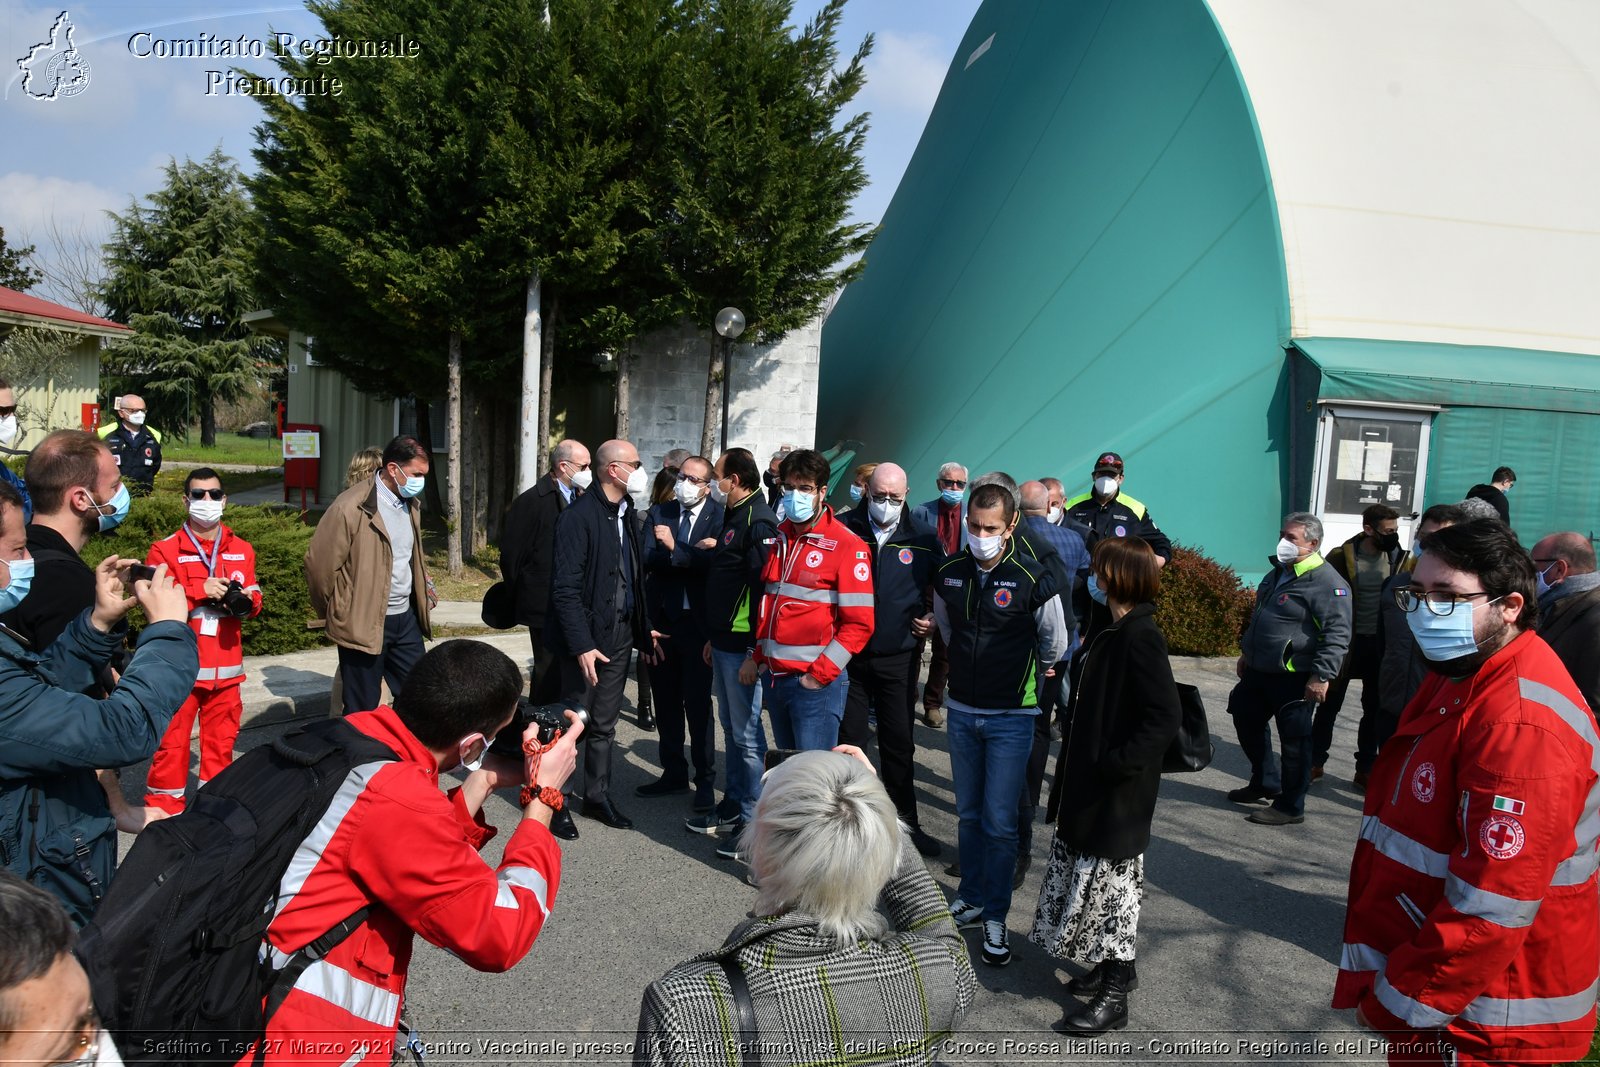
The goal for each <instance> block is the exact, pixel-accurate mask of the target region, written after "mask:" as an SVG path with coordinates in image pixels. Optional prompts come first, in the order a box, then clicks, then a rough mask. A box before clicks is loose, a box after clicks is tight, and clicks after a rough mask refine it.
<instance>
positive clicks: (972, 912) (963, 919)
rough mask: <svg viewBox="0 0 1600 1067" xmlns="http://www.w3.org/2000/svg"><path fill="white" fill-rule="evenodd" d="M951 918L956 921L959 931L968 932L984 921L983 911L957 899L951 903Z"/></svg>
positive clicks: (974, 905)
mask: <svg viewBox="0 0 1600 1067" xmlns="http://www.w3.org/2000/svg"><path fill="white" fill-rule="evenodd" d="M950 918H952V919H954V920H955V921H956V929H957V930H966V929H969V928H971V927H974V926H977V925H978V924H979V923H980V922H982V921H983V909H982V908H980V907H978V906H977V905H976V904H968V903H967V902H966V901H964V900H962V899H961V898H960V897H956V899H954V900H952V901H951V902H950Z"/></svg>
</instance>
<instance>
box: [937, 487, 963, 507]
mask: <svg viewBox="0 0 1600 1067" xmlns="http://www.w3.org/2000/svg"><path fill="white" fill-rule="evenodd" d="M961 494H962V490H960V489H941V490H939V499H940V500H943V501H944V502H945V503H946V504H950V505H952V506H953V505H956V504H959V503H961Z"/></svg>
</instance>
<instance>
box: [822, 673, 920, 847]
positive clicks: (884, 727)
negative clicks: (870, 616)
mask: <svg viewBox="0 0 1600 1067" xmlns="http://www.w3.org/2000/svg"><path fill="white" fill-rule="evenodd" d="M916 655H917V650H916V649H908V650H906V651H905V652H892V653H890V654H888V655H886V656H875V655H872V654H870V653H866V652H863V653H861V654H860V655H859V656H856V657H854V658H852V659H851V660H850V665H849V666H848V667H847V668H845V669H846V671H847V672H848V673H849V675H850V691H849V693H848V694H846V696H845V700H844V719H843V720H842V721H841V722H840V723H839V743H840V744H841V745H855V746H857V747H859V748H862V749H865V748H866V747H867V741H868V739H869V738H870V736H871V730H870V729H869V727H868V726H867V713H868V710H869V709H876V711H877V713H878V773H879V777H880V778H881V779H882V781H883V788H884V790H885V791H886V792H888V794H889V799H890V800H892V801H894V807H895V811H897V812H899V813H900V818H901V819H902V820H903V821H904V822H905V824H906V825H907V826H916V825H917V790H916V785H915V780H916V754H917V745H916V741H915V740H914V738H913V733H912V730H913V728H912V720H913V715H912V713H911V707H912V705H911V701H910V699H909V694H910V693H911V692H912V691H913V689H912V681H911V670H912V664H913V663H915V659H914V657H915V656H916Z"/></svg>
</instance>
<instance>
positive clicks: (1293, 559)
mask: <svg viewBox="0 0 1600 1067" xmlns="http://www.w3.org/2000/svg"><path fill="white" fill-rule="evenodd" d="M1277 556H1278V562H1279V563H1282V564H1283V565H1284V566H1289V565H1290V564H1292V563H1298V562H1299V561H1300V546H1299V545H1297V544H1295V543H1294V542H1293V541H1291V540H1289V539H1288V538H1287V537H1280V538H1278V551H1277Z"/></svg>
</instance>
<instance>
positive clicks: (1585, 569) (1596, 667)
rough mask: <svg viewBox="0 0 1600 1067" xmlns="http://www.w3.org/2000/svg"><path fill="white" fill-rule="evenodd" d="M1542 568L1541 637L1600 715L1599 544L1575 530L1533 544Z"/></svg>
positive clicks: (1537, 563)
mask: <svg viewBox="0 0 1600 1067" xmlns="http://www.w3.org/2000/svg"><path fill="white" fill-rule="evenodd" d="M1533 566H1534V568H1535V569H1536V570H1537V571H1538V578H1537V582H1538V587H1539V636H1540V637H1542V638H1544V639H1545V641H1546V642H1547V643H1548V644H1549V645H1550V647H1551V648H1553V649H1555V652H1556V655H1557V656H1560V657H1561V662H1562V663H1564V664H1566V666H1567V671H1568V672H1569V673H1570V674H1571V675H1572V680H1573V681H1574V682H1576V683H1577V684H1578V691H1579V692H1581V693H1582V694H1583V696H1584V699H1586V700H1588V702H1589V710H1590V711H1593V712H1595V713H1596V714H1597V715H1600V574H1597V573H1595V571H1596V568H1595V554H1594V543H1593V542H1591V541H1590V540H1589V538H1588V537H1586V536H1584V535H1583V534H1581V533H1578V532H1577V531H1575V530H1569V531H1567V532H1565V533H1553V534H1550V535H1549V536H1547V537H1544V538H1541V539H1540V541H1539V543H1538V544H1536V545H1534V546H1533Z"/></svg>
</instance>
